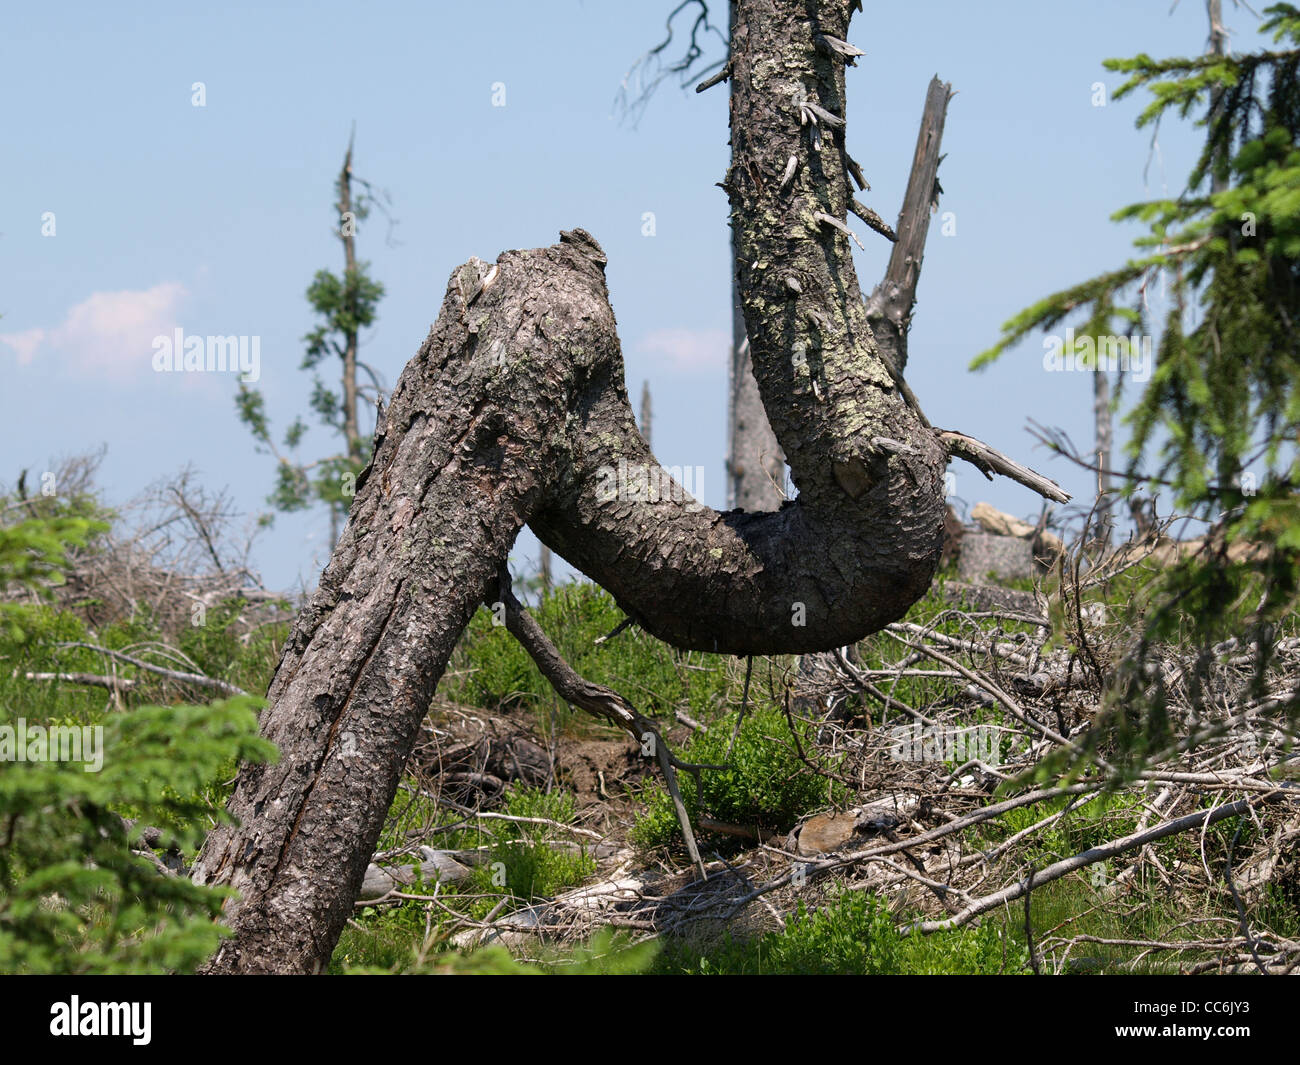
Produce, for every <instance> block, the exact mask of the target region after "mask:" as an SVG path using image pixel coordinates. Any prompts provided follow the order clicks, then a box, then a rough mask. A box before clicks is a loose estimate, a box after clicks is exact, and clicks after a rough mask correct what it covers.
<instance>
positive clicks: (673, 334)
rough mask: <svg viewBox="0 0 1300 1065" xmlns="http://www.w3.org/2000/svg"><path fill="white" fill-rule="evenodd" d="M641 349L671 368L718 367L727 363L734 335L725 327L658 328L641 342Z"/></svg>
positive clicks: (681, 369)
mask: <svg viewBox="0 0 1300 1065" xmlns="http://www.w3.org/2000/svg"><path fill="white" fill-rule="evenodd" d="M637 350H638V351H640V352H643V353H644V354H646V355H649V356H651V357H652V358H655V359H658V360H660V361H661V363H662V365H664V366H665V368H666V369H669V370H675V371H678V372H700V371H707V370H716V369H719V368H721V367H724V366H726V365H727V353H728V352H729V351H730V350H731V335H730V334H729V333H726V332H724V331H723V330H721V329H656V330H654V331H652V332H650V333H647V334H646V335H645V336H643V337H642V338H641V339H640V341H638V342H637Z"/></svg>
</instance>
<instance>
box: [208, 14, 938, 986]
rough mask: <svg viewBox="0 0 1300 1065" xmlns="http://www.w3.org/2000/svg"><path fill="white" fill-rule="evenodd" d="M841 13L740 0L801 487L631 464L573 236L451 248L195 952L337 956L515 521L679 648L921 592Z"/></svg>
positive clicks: (273, 958)
mask: <svg viewBox="0 0 1300 1065" xmlns="http://www.w3.org/2000/svg"><path fill="white" fill-rule="evenodd" d="M849 9H850V3H849V0H822V2H819V3H803V2H796V0H738V3H737V13H736V26H735V37H734V40H733V48H732V67H731V73H732V76H731V92H732V122H731V125H732V150H733V159H732V165H731V167H730V169H729V171H728V174H727V179H726V182H725V185H726V188H727V191H728V193H729V196H730V199H731V206H732V219H733V226H734V227H735V232H736V234H737V250H738V252H739V253H740V264H739V284H740V290H741V295H742V300H743V304H744V311H745V322H746V327H747V331H748V335H749V337H750V346H751V356H752V360H753V365H754V375H755V379H756V380H757V383H758V387H759V391H760V394H761V396H762V399H763V403H764V406H765V408H766V411H767V413H768V416H769V421H770V422H771V424H772V427H773V429H774V431H775V433H776V436H777V439H778V442H779V443H780V444H781V446H782V448H783V450H784V451H785V454H786V456H787V461H788V462H789V464H790V468H791V472H792V477H793V480H794V483H795V485H796V487H797V488H798V490H799V498H798V499H797V500H795V501H794V502H792V503H787V504H786V505H785V506H783V507H782V508H781V509H780V510H778V511H775V512H771V513H761V514H742V513H738V512H726V513H718V512H715V511H713V510H711V509H709V508H707V507H704V506H702V505H700V504H698V503H697V502H696V501H695V500H693V499H691V498H690V497H689V496H686V495H685V493H684V492H682V490H681V489H680V487H678V486H677V485H676V484H675V483H672V482H667V483H658V482H657V479H656V482H657V483H655V484H654V485H653V486H649V485H647V484H646V481H645V479H644V478H643V477H641V476H639V473H640V472H641V471H657V470H658V469H659V467H658V463H656V462H655V459H654V457H653V455H652V454H651V452H650V449H649V447H648V446H647V445H646V443H645V441H644V440H643V439H642V438H641V436H640V434H639V433H638V432H637V429H636V423H635V418H634V416H633V412H632V409H631V406H630V404H629V402H628V396H627V392H626V388H625V385H624V379H623V363H622V356H621V354H620V351H619V346H618V339H617V334H616V331H615V323H614V315H613V311H612V310H611V308H610V306H609V302H608V294H607V292H606V288H605V282H604V262H605V258H604V255H603V253H602V252H601V250H600V247H599V245H597V244H596V242H595V241H594V240H593V239H592V238H591V237H590V236H589V235H587V234H586V233H585V232H583V231H581V230H574V231H573V232H570V233H566V234H563V235H562V238H561V243H560V244H558V245H556V246H553V247H550V248H543V249H537V250H532V251H511V252H506V253H503V254H502V255H501V256H500V257H499V258H498V259H497V261H496V264H495V265H494V266H492V267H489V266H488V265H487V264H484V263H481V262H478V261H477V260H472V261H471V262H470V263H468V264H466V265H465V266H464V267H461V268H460V269H459V270H458V271H457V272H455V273H454V274H453V277H452V280H451V282H450V284H449V285H448V288H447V293H446V297H445V299H444V301H443V305H442V310H441V312H440V314H439V317H438V320H437V322H436V323H435V324H434V326H433V328H432V331H431V332H430V334H429V337H428V338H427V339H426V340H425V342H424V344H423V345H422V346H421V348H420V350H419V352H418V353H417V354H416V356H415V357H414V358H413V359H412V361H411V362H410V363H409V364H408V365H407V367H406V369H405V370H404V371H403V373H402V376H401V379H400V380H399V381H398V383H397V387H396V389H395V390H394V393H393V396H392V400H391V403H390V405H389V407H388V410H387V412H386V416H385V420H384V423H383V424H382V425H380V426H379V427H377V429H376V439H375V448H374V456H373V458H372V460H371V463H370V465H369V466H368V467H367V469H366V471H365V472H364V473H363V474H362V476H361V477H360V478H359V479H358V482H357V494H356V497H355V498H354V500H353V505H352V511H351V513H350V515H349V520H348V524H347V526H346V528H345V529H344V531H343V534H342V537H341V538H340V541H339V543H338V545H337V547H336V549H335V552H334V555H333V558H332V559H331V561H330V564H329V566H328V567H327V569H326V571H325V573H324V575H323V577H322V579H321V584H320V587H319V589H318V590H317V592H316V593H315V595H314V596H313V597H312V600H311V602H310V603H309V605H308V606H307V608H306V609H305V610H304V612H303V614H302V615H301V616H300V618H299V619H298V621H297V623H296V624H295V627H294V630H293V632H292V634H291V636H290V638H289V640H288V642H287V644H286V647H285V651H284V656H283V658H282V661H281V663H280V665H279V668H278V670H277V672H276V676H275V679H274V680H273V681H272V684H271V688H270V691H269V693H268V699H269V702H270V706H269V708H268V709H267V710H266V712H265V713H264V714H263V719H262V732H263V734H264V735H265V736H267V737H268V738H269V739H271V740H273V741H274V742H275V743H277V744H278V745H279V747H280V751H281V758H280V761H279V762H278V763H277V764H275V765H272V766H255V767H246V768H245V769H243V770H242V771H241V774H240V778H239V780H238V782H237V784H236V788H235V792H234V795H233V797H232V799H231V802H230V806H229V809H230V812H231V813H232V814H234V815H235V817H236V818H238V820H239V822H240V825H239V826H238V827H230V826H221V827H218V828H217V829H216V830H215V831H214V832H213V833H212V834H211V836H210V837H209V839H208V842H207V845H206V846H205V848H204V851H203V853H202V855H201V856H200V859H199V861H198V862H197V863H196V870H195V877H196V879H197V880H199V881H200V882H204V883H217V884H229V885H231V886H233V887H235V888H237V889H238V890H239V892H240V897H239V898H238V899H236V900H233V901H232V902H231V903H230V904H229V905H228V907H227V910H226V913H225V920H226V922H227V923H228V924H230V925H231V926H232V928H233V929H234V932H235V935H234V938H232V939H231V940H229V941H227V943H226V944H225V945H223V947H222V948H221V950H220V951H219V952H218V954H217V955H216V956H215V957H214V959H213V960H212V962H211V963H210V965H209V971H213V972H267V971H274V972H312V971H319V970H320V969H321V968H322V967H323V966H324V965H325V964H326V962H327V961H328V959H329V956H330V953H331V951H332V950H333V947H334V944H335V943H336V941H337V938H338V935H339V933H340V932H341V930H342V928H343V926H344V924H345V922H346V919H347V917H348V915H349V913H350V912H351V906H352V902H353V900H354V899H355V898H356V895H357V892H358V891H359V889H360V887H361V883H362V880H363V878H364V875H365V871H366V866H367V863H368V861H369V857H370V855H371V853H372V852H373V850H374V846H375V843H376V841H377V839H378V837H379V834H380V830H381V828H382V826H383V822H384V818H385V815H386V813H387V810H388V807H389V804H390V803H391V801H392V798H393V795H394V793H395V791H396V787H397V783H398V779H399V776H400V773H401V771H402V767H403V764H404V762H405V760H406V757H407V755H408V754H409V752H410V750H411V747H412V745H413V742H414V739H415V737H416V734H417V731H418V728H419V724H420V721H421V720H422V718H423V716H424V714H425V712H426V710H427V708H428V705H429V700H430V698H431V696H432V694H433V691H434V687H435V685H436V684H437V682H438V679H439V677H440V676H441V674H442V672H443V669H444V668H445V666H446V662H447V659H448V656H449V655H450V653H451V650H452V647H453V645H454V644H455V641H456V639H457V638H458V637H459V635H460V633H461V631H462V630H463V629H464V627H465V625H466V623H467V622H468V620H469V618H470V616H471V615H472V613H473V612H474V610H475V608H476V607H477V606H478V604H479V603H481V602H484V601H485V600H486V601H489V602H490V601H492V600H493V598H494V597H495V595H496V590H495V579H496V576H497V573H498V570H499V567H500V566H501V564H502V563H503V562H505V560H506V558H507V556H508V552H509V550H510V547H511V545H512V543H513V542H514V539H515V537H516V535H517V534H518V532H519V530H520V528H521V527H522V526H523V525H524V524H525V523H528V524H529V525H530V526H531V527H532V528H533V530H534V531H535V532H536V533H537V535H538V537H539V538H540V539H541V540H542V542H543V543H545V544H546V545H548V546H549V547H551V548H552V549H554V550H555V551H556V552H557V553H558V554H560V555H561V556H562V557H563V558H565V559H566V560H567V561H568V562H569V563H570V564H571V565H573V566H574V567H575V568H577V569H579V570H581V571H582V572H584V573H585V574H587V575H588V576H589V577H591V578H592V579H593V580H595V581H597V582H598V583H600V584H601V585H603V586H604V587H605V588H607V589H608V590H609V591H610V592H611V593H612V594H613V595H614V597H615V598H616V600H617V601H618V603H619V604H620V606H621V607H622V608H623V609H624V610H625V611H626V612H627V613H628V615H629V617H630V618H632V620H633V621H635V622H636V623H637V624H638V625H640V626H641V627H642V628H644V629H645V630H646V631H648V632H650V633H651V634H652V635H655V636H657V637H659V638H661V639H663V640H665V641H667V642H670V643H673V644H675V645H677V646H679V647H682V648H690V649H701V650H710V651H720V652H727V653H733V654H768V653H782V652H806V651H818V650H829V649H831V648H835V647H841V646H844V645H846V644H849V643H852V642H855V641H857V640H858V639H861V638H862V637H863V636H865V635H867V634H869V633H871V632H874V631H876V630H878V629H880V628H881V627H882V626H884V625H885V624H887V623H888V622H890V621H893V620H895V619H897V618H898V617H900V616H901V615H902V614H903V613H904V612H905V611H906V610H907V609H908V607H909V606H910V605H911V604H912V603H913V602H914V601H915V600H917V599H918V598H919V597H920V596H921V595H923V594H924V592H925V590H926V588H927V587H928V585H929V582H930V579H931V577H932V576H933V573H934V569H935V567H936V564H937V561H938V557H939V552H940V548H941V544H942V534H943V477H942V471H943V468H944V465H945V464H946V460H947V454H946V451H945V449H944V448H943V446H942V445H941V444H940V442H939V441H938V439H937V438H936V436H935V434H934V433H933V432H932V431H931V430H929V429H928V427H926V426H925V425H923V424H922V422H921V420H920V417H919V415H918V413H917V412H916V411H915V410H914V409H913V408H912V407H911V406H909V405H908V404H907V403H906V402H905V401H904V399H903V397H902V396H901V395H900V393H899V390H898V388H897V387H896V385H895V383H894V380H893V378H892V377H891V375H890V373H889V372H888V371H887V370H886V368H885V366H884V365H883V364H882V362H881V359H880V357H879V355H878V353H877V351H876V348H875V344H874V342H873V340H872V336H871V330H870V328H869V326H868V324H867V317H866V310H865V307H864V304H863V301H862V299H861V294H860V290H859V287H858V282H857V278H856V274H855V272H854V268H853V262H852V257H851V255H850V251H849V246H848V238H847V236H846V234H845V233H844V232H843V231H842V228H841V226H842V224H843V220H844V218H845V214H846V211H847V210H848V209H849V200H850V198H851V197H850V195H849V189H848V185H847V179H846V170H847V167H848V166H849V162H848V159H847V156H846V155H845V152H844V129H843V122H842V118H843V116H844V107H845V101H844V70H843V61H842V59H840V58H838V57H837V56H835V55H834V53H831V54H826V53H824V52H821V51H819V50H818V48H817V42H816V37H817V36H818V35H819V34H824V35H827V36H833V37H835V38H837V39H841V40H842V39H843V38H844V37H845V35H846V33H847V25H848V19H849ZM809 115H812V116H813V117H814V118H815V119H816V123H817V124H816V125H815V126H813V125H810V124H809V118H808V116H809ZM825 116H830V117H829V118H828V117H825ZM792 157H793V158H794V159H795V160H796V167H795V171H794V173H793V175H792V176H791V178H790V180H788V181H784V182H783V180H782V179H783V176H784V175H785V174H786V172H787V169H788V166H789V160H790V159H791V158H792ZM828 220H829V221H828ZM835 220H838V222H839V223H840V224H839V225H835V224H831V223H833V222H834V221H835ZM791 278H793V279H795V280H796V284H797V287H798V289H799V291H796V290H795V287H792V286H791V285H790V284H789V279H791Z"/></svg>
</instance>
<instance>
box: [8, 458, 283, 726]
mask: <svg viewBox="0 0 1300 1065" xmlns="http://www.w3.org/2000/svg"><path fill="white" fill-rule="evenodd" d="M103 457H104V453H103V452H102V451H101V452H97V453H92V454H88V455H79V456H74V457H73V458H70V459H67V460H65V461H63V462H62V463H61V464H60V465H59V466H58V467H57V468H56V469H54V470H52V471H48V472H47V473H44V474H42V475H41V480H40V482H39V483H42V484H47V485H49V486H51V487H52V488H53V489H54V491H53V492H52V494H49V495H46V494H43V493H42V492H41V491H40V490H39V487H38V483H37V482H35V481H34V479H33V484H32V486H31V487H30V488H29V487H28V485H27V482H28V480H29V479H30V478H29V477H28V476H27V474H26V471H24V472H23V474H21V475H20V476H19V478H18V481H17V486H16V489H15V490H14V491H13V492H12V493H11V494H10V495H9V497H8V502H7V503H6V504H5V506H4V508H3V513H2V514H0V520H3V522H4V523H5V524H13V523H16V522H19V521H22V520H25V519H30V518H43V517H44V518H48V517H52V516H54V515H56V514H59V513H63V512H64V511H63V508H66V507H67V506H68V505H69V504H73V503H75V502H76V501H82V502H83V503H84V504H85V505H86V506H87V507H90V508H93V509H94V510H98V509H99V504H98V502H97V497H98V489H97V487H96V484H95V479H96V476H97V474H98V470H99V465H100V463H101V462H102V460H103ZM241 523H242V527H241ZM105 524H110V525H111V527H110V528H109V529H108V531H106V532H104V533H101V534H100V535H98V536H96V537H95V538H94V539H93V540H92V541H91V542H90V543H88V544H87V545H85V546H84V547H72V548H70V549H69V551H68V554H67V558H68V567H67V571H66V574H65V577H66V579H65V580H63V581H61V582H59V583H57V584H55V583H51V584H49V585H48V586H44V587H27V586H19V585H12V586H10V587H9V588H8V589H5V590H4V591H3V593H0V594H3V595H4V597H5V598H6V600H7V601H10V602H14V601H25V602H31V603H38V602H40V603H52V604H53V605H54V606H55V607H57V608H59V609H62V610H67V611H70V612H72V613H74V614H75V615H77V616H78V617H80V618H81V619H82V620H83V621H84V622H85V623H86V628H87V634H88V639H87V640H84V641H70V642H68V643H66V644H64V645H62V649H63V650H66V651H67V652H68V657H69V659H77V660H82V659H84V658H85V654H84V652H85V651H87V650H89V651H92V652H94V654H95V656H96V657H97V659H98V661H99V668H97V669H96V670H95V671H93V672H92V671H88V670H71V669H55V670H45V671H34V670H23V671H22V675H23V676H24V677H25V678H26V679H27V680H33V681H41V682H46V683H50V684H77V685H86V686H90V687H95V688H102V689H105V690H106V691H107V692H108V697H109V699H110V700H112V701H113V702H114V703H115V704H118V703H120V700H121V696H122V695H123V694H124V693H126V692H133V693H136V694H137V695H140V694H142V693H143V694H145V696H146V697H147V698H150V699H155V700H160V701H161V700H167V699H172V698H177V699H179V698H200V697H207V698H211V697H212V696H213V694H214V693H215V694H216V695H242V694H246V693H245V692H244V691H243V690H242V689H241V688H240V687H238V686H237V685H235V684H232V683H229V682H228V681H226V680H224V679H222V678H220V677H212V676H208V675H206V674H205V673H204V671H203V670H202V669H201V668H200V667H199V665H198V664H197V663H195V662H194V661H193V660H192V659H190V658H189V657H188V656H186V655H185V654H184V652H183V651H181V649H180V646H179V645H180V643H181V642H182V641H181V639H180V636H181V634H182V633H184V632H187V631H190V630H192V629H194V628H199V627H203V626H205V625H208V624H213V623H217V622H218V621H219V622H220V624H221V625H222V626H223V629H224V630H225V631H228V632H231V633H233V634H235V636H236V637H237V638H238V639H239V640H240V641H242V642H244V643H247V641H249V640H250V639H252V637H253V636H254V634H255V633H257V632H258V631H259V630H263V629H265V628H266V627H267V626H271V625H275V624H277V623H282V622H285V621H289V620H292V618H293V616H294V614H295V613H296V611H295V610H294V609H293V607H292V604H291V603H290V602H289V601H288V598H287V597H286V596H284V595H281V594H277V593H274V592H271V591H269V590H268V589H267V588H265V587H264V586H263V584H262V582H261V579H260V578H259V576H258V575H257V573H256V571H255V570H254V568H253V566H252V564H251V562H250V554H251V551H252V546H253V542H254V539H255V535H256V525H255V523H247V522H242V519H241V517H240V515H239V514H238V512H237V511H236V509H235V507H234V506H233V504H232V502H231V500H230V499H229V497H228V496H226V495H225V494H223V493H215V494H214V493H212V492H210V491H208V490H206V489H204V488H203V487H202V486H201V485H200V484H199V483H198V478H197V476H196V474H195V473H194V471H193V470H190V469H186V470H183V471H182V472H181V473H179V474H177V475H176V476H174V477H170V478H166V479H164V480H161V481H159V482H157V483H156V484H154V485H151V486H150V487H149V488H148V489H146V490H145V491H144V492H143V493H141V495H140V496H138V497H137V498H135V499H133V500H131V501H130V502H128V503H126V504H125V505H123V506H120V507H117V508H115V509H114V511H113V512H112V521H111V523H110V522H105ZM218 612H221V613H220V614H218ZM142 619H144V620H147V621H148V622H149V623H151V626H152V627H153V628H155V629H156V637H155V638H150V639H144V640H140V641H138V642H136V643H133V644H130V645H126V646H116V647H113V648H109V647H106V646H103V645H102V644H101V642H100V641H99V638H98V633H99V632H100V631H102V630H103V629H105V628H107V627H108V626H110V625H115V624H120V623H122V622H127V621H139V620H142ZM16 665H17V666H18V668H21V664H20V663H19V664H16ZM10 668H11V669H13V668H14V666H11V667H10ZM257 694H259V695H260V694H261V693H260V692H258V693H257Z"/></svg>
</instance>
